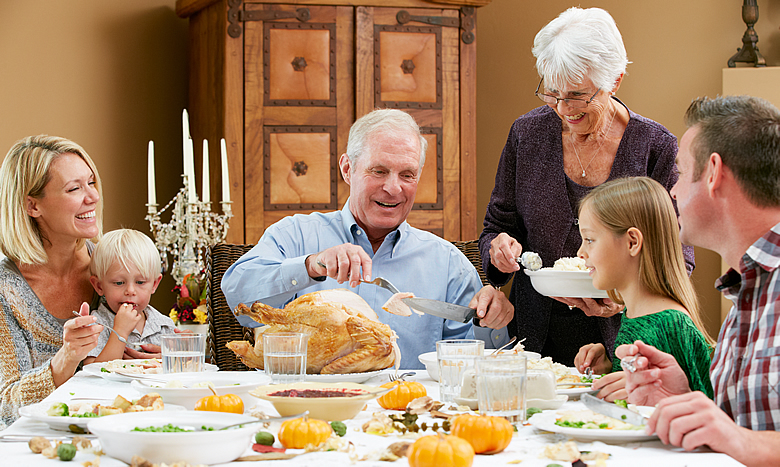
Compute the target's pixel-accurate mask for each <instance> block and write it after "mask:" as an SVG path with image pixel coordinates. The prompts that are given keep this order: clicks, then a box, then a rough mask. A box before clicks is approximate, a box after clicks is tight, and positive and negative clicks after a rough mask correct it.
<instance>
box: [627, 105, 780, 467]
mask: <svg viewBox="0 0 780 467" xmlns="http://www.w3.org/2000/svg"><path fill="white" fill-rule="evenodd" d="M686 124H687V125H688V131H686V132H685V134H684V135H683V137H682V139H681V140H680V149H679V151H678V153H677V167H678V169H679V171H680V177H679V180H678V181H677V184H676V185H675V186H674V188H673V189H672V191H671V194H672V196H673V197H674V198H675V199H676V200H677V208H678V209H679V212H680V238H681V240H682V242H683V243H685V244H689V245H698V246H701V247H704V248H709V249H711V250H713V251H715V252H717V253H719V254H720V255H721V256H722V257H723V259H724V261H726V263H727V264H728V265H729V266H730V267H731V269H729V271H728V272H727V273H726V274H725V275H724V276H722V277H721V278H720V279H718V281H717V282H716V284H715V285H716V287H717V288H718V290H720V291H722V292H723V294H724V296H725V297H727V298H729V299H730V300H731V301H732V302H733V303H734V306H733V307H732V308H731V311H730V312H729V315H728V317H727V318H726V321H725V322H724V323H723V327H722V328H721V331H720V335H719V336H718V343H717V346H716V348H715V355H714V358H713V361H712V367H711V369H710V372H711V377H712V385H713V389H714V391H715V400H714V402H713V401H711V400H710V399H708V398H707V396H705V395H704V394H702V393H701V392H691V390H690V389H689V388H688V381H687V379H686V377H685V375H684V374H683V372H682V370H681V369H680V367H679V366H678V365H677V363H676V361H675V360H674V358H673V357H672V356H671V355H668V354H666V353H663V352H660V351H659V350H657V349H655V348H654V347H652V346H649V345H645V344H643V343H641V342H637V343H635V344H633V345H624V346H621V347H619V348H618V349H617V351H616V354H617V355H618V356H619V357H621V358H624V359H625V358H629V357H637V358H636V361H635V366H636V368H637V371H635V372H633V373H627V377H626V390H627V391H628V393H629V401H630V402H632V403H636V404H640V405H653V404H657V406H656V411H655V413H654V414H653V416H652V417H651V418H650V420H649V421H648V424H647V432H648V433H652V432H655V433H657V434H658V436H659V437H660V439H661V441H663V442H664V443H667V444H668V443H671V444H673V445H675V446H682V447H683V448H685V449H688V450H691V449H695V448H697V447H699V446H702V445H707V446H709V447H710V448H712V449H713V450H715V451H719V452H724V453H726V454H728V455H730V456H732V457H734V458H735V459H736V460H738V461H740V462H742V463H744V464H747V465H780V433H776V430H778V429H780V268H779V267H780V110H778V109H777V108H776V107H774V106H772V105H771V104H770V103H768V102H766V101H764V100H762V99H758V98H754V97H748V96H738V97H735V96H730V97H718V98H715V99H707V98H702V99H697V100H695V101H694V102H693V103H692V104H691V106H690V107H689V108H688V111H687V113H686Z"/></svg>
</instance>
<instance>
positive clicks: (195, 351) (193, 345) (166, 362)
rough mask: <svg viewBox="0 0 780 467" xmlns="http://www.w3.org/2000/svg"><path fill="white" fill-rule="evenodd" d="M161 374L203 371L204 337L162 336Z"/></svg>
mask: <svg viewBox="0 0 780 467" xmlns="http://www.w3.org/2000/svg"><path fill="white" fill-rule="evenodd" d="M161 349H162V367H163V373H185V372H192V371H203V370H204V367H205V363H206V335H205V334H191V333H187V332H185V333H179V334H170V335H165V336H162V345H161Z"/></svg>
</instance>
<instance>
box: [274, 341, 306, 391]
mask: <svg viewBox="0 0 780 467" xmlns="http://www.w3.org/2000/svg"><path fill="white" fill-rule="evenodd" d="M308 343H309V335H308V334H304V333H302V332H273V333H271V332H264V333H263V367H264V369H265V374H267V375H268V376H270V377H271V381H272V383H273V384H285V383H300V382H303V380H304V378H305V377H306V351H307V347H308Z"/></svg>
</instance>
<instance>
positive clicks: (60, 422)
mask: <svg viewBox="0 0 780 467" xmlns="http://www.w3.org/2000/svg"><path fill="white" fill-rule="evenodd" d="M112 400H113V399H88V400H83V401H80V402H82V403H84V404H90V403H91V404H103V405H110V404H111V402H112ZM57 402H58V401H52V402H38V403H35V404H30V405H27V406H24V407H21V408H20V409H19V415H21V416H22V417H27V418H30V419H31V420H35V421H37V422H43V423H45V424H47V425H49V428H51V429H52V430H57V431H70V432H73V433H83V432H86V431H87V423H89V422H90V421H92V420H95V419H97V418H105V417H116V416H117V415H120V414H116V415H105V416H104V417H88V418H85V417H57V416H52V415H49V414H47V413H46V411H47V410H49V408H51V406H52V405H53V404H56V403H57ZM59 402H65V403H66V404H67V403H68V401H59ZM70 403H71V404H72V402H70ZM164 410H166V411H183V410H187V409H185V408H184V407H182V406H180V405H175V404H165V409H164Z"/></svg>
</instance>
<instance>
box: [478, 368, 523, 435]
mask: <svg viewBox="0 0 780 467" xmlns="http://www.w3.org/2000/svg"><path fill="white" fill-rule="evenodd" d="M475 369H476V373H477V399H478V403H479V413H481V414H485V415H493V416H497V417H504V418H506V419H507V420H509V421H510V422H511V423H520V422H523V421H525V399H526V397H525V395H526V357H525V355H521V354H517V355H511V354H510V355H493V356H488V357H480V358H478V359H477V361H476V366H475Z"/></svg>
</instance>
